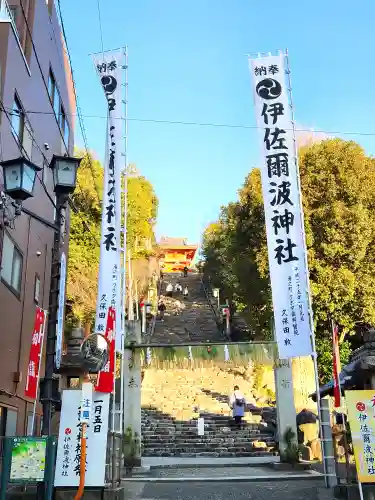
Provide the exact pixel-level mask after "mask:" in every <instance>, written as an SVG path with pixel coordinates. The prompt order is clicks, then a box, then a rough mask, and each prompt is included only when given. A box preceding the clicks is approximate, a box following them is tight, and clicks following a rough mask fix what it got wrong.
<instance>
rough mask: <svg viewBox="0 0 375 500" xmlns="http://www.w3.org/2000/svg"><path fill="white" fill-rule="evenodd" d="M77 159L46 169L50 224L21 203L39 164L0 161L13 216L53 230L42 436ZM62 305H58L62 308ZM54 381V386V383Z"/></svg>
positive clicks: (46, 428)
mask: <svg viewBox="0 0 375 500" xmlns="http://www.w3.org/2000/svg"><path fill="white" fill-rule="evenodd" d="M80 162H81V159H80V158H74V157H68V156H55V155H54V156H53V158H52V161H51V164H50V168H51V169H52V171H53V180H54V186H55V187H54V191H55V193H56V214H55V221H54V223H52V222H50V221H48V220H46V219H44V218H43V217H40V216H39V215H37V214H34V213H33V212H31V211H30V210H28V209H26V208H24V207H23V206H22V202H23V201H24V200H26V199H28V198H31V197H32V196H33V191H34V186H35V179H36V175H37V172H38V171H40V170H41V168H40V167H38V166H37V165H35V164H33V163H32V162H30V161H29V160H27V159H25V158H23V157H20V158H17V159H14V160H8V161H4V162H1V163H0V164H1V166H2V167H3V176H4V192H5V194H7V195H8V196H10V197H11V198H12V199H13V200H14V202H15V203H14V205H15V206H16V215H20V213H21V212H24V213H26V214H27V215H29V216H30V217H32V218H33V219H35V220H37V221H39V222H40V223H41V224H43V225H45V226H47V227H49V228H51V229H53V230H54V233H55V234H54V243H53V250H52V264H51V285H50V293H49V304H48V327H47V346H46V365H45V376H44V379H43V380H41V383H40V400H41V402H42V405H43V426H42V435H46V436H50V435H51V418H52V406H53V403H54V402H57V401H56V398H55V397H54V396H55V395H54V392H57V382H58V381H57V380H56V382H55V379H54V377H53V374H54V371H55V351H56V325H57V316H58V297H59V283H60V256H61V248H62V246H63V245H64V237H65V222H66V208H67V202H68V198H69V194H71V193H72V192H73V191H74V190H75V187H76V181H77V169H78V167H79V164H80ZM63 306H64V305H62V307H63ZM55 384H56V385H55Z"/></svg>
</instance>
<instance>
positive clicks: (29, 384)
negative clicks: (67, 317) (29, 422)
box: [25, 307, 46, 399]
mask: <svg viewBox="0 0 375 500" xmlns="http://www.w3.org/2000/svg"><path fill="white" fill-rule="evenodd" d="M45 317H46V313H45V311H43V309H41V308H40V307H37V308H36V311H35V321H34V329H33V333H32V336H31V346H30V354H29V364H28V369H27V378H26V387H25V396H26V397H28V398H32V399H36V398H37V395H38V382H39V369H40V361H41V356H42V351H43V338H44V326H45Z"/></svg>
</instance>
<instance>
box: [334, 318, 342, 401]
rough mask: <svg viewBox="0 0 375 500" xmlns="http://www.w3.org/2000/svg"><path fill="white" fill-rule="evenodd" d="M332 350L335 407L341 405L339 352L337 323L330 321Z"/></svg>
mask: <svg viewBox="0 0 375 500" xmlns="http://www.w3.org/2000/svg"><path fill="white" fill-rule="evenodd" d="M332 352H333V396H334V399H335V407H336V408H339V407H340V406H341V386H340V378H339V377H340V372H341V365H340V352H339V339H338V328H337V325H335V324H334V323H332Z"/></svg>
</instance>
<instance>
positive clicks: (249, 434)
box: [142, 429, 274, 439]
mask: <svg viewBox="0 0 375 500" xmlns="http://www.w3.org/2000/svg"><path fill="white" fill-rule="evenodd" d="M273 434H274V433H273V432H260V431H259V432H256V431H240V430H234V429H233V430H231V431H230V432H225V433H224V432H220V433H218V432H208V431H207V430H205V432H204V436H205V437H206V438H207V439H226V438H234V439H240V438H259V437H262V436H264V437H271V436H273ZM142 437H143V438H146V439H149V438H157V439H160V438H161V437H163V438H166V437H168V438H169V439H172V438H186V439H190V438H194V437H200V436H199V435H198V432H197V429H195V430H194V431H191V432H171V433H168V434H165V433H164V434H161V433H159V432H154V431H143V432H142Z"/></svg>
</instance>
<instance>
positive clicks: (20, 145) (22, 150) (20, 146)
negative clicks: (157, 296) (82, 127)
mask: <svg viewBox="0 0 375 500" xmlns="http://www.w3.org/2000/svg"><path fill="white" fill-rule="evenodd" d="M0 106H1V107H0V111H3V112H4V114H5V116H6V117H7V119H8V121H9V124H10V126H11V129H12V131H13V132H14V134H15V135H16V136H17V135H18V134H17V131H16V130H15V128H14V126H13V123H12V120H11V118H10V116H9V114H8V113H7V111H6V109H5V107H4V104H3V101H2V100H1V99H0ZM32 142H33V144H35V146H36V147H37V149H38V150H39V152H40V154H41V155H42V158H43V163H44V164H45V165H46V166H47V167H48V164H49V163H48V159H47V158H46V155H45V154H44V152H43V150H42V149H41V147H40V146H39V144H38V143H37V141H36V140H35V139H34V137H32ZM18 146H19V148H20V150H21V152H22V153H23V154H25V155H26V156H27V157H28V156H29V155H28V153H27V151H26V150H25V148H24V146H23V144H22V143H18ZM36 177H37V178H38V180H39V182H40V184H41V186H42V187H43V191H44V192H45V194H46V195H47V197H48V199H49V201H50V202H51V203H52V205H53V207H54V208H55V209H57V207H56V203H55V201H54V199H53V198H52V196H51V195H50V193H49V191H48V188H47V186H46V184H45V182H44V180H43V179H42V178H41V177H40V176H39V174H38V172H36ZM79 188H80V190H81V191H82V193H83V189H82V187H81V186H79ZM69 205H70V206H71V207H72V208H73V210H74V212H75V213H76V214H78V216H79V217H80V219H81V221H82V222H83V224H84V226H85V228H86V230H87V231H88V232H89V233H90V235H91V236H92V237H93V238H94V239H95V242H96V243H97V244H98V245H99V246H100V243H99V241H98V240H97V239H96V236H95V235H94V234H93V233H92V231H91V228H90V226H89V225H88V224H87V222H86V221H85V220H84V219H83V218H82V216H81V215H80V212H79V210H78V208H77V207H76V206H75V205H74V202H73V200H72V199H71V198H69Z"/></svg>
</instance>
